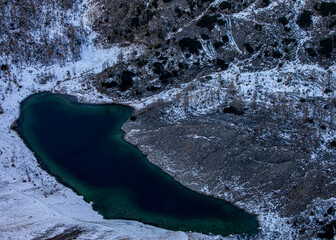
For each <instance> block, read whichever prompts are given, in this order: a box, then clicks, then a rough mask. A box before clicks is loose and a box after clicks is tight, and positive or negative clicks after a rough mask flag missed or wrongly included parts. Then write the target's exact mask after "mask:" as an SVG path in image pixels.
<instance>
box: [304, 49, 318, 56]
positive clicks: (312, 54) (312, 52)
mask: <svg viewBox="0 0 336 240" xmlns="http://www.w3.org/2000/svg"><path fill="white" fill-rule="evenodd" d="M306 51H307V53H308V55H309V56H311V57H315V56H316V55H317V53H316V52H315V50H314V48H307V49H306Z"/></svg>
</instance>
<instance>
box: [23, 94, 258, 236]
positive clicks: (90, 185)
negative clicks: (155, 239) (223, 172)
mask: <svg viewBox="0 0 336 240" xmlns="http://www.w3.org/2000/svg"><path fill="white" fill-rule="evenodd" d="M132 113H133V109H132V108H130V107H126V106H122V105H111V104H104V105H103V104H97V105H94V104H82V103H79V102H77V101H76V98H75V97H71V96H68V95H60V94H52V93H47V92H45V93H39V94H34V95H31V96H30V97H28V98H26V99H25V100H24V101H23V102H22V103H21V111H20V116H19V119H18V121H17V132H18V133H19V135H20V136H21V138H22V139H23V140H24V142H25V144H26V145H27V146H28V147H29V148H30V149H31V150H32V151H33V152H34V154H35V156H36V158H37V159H38V161H39V164H40V166H41V167H42V168H43V169H44V170H46V171H48V172H49V173H50V174H51V175H53V176H55V177H56V179H57V180H58V181H59V182H61V183H62V184H64V185H66V186H68V187H70V188H71V189H73V190H74V191H75V192H76V193H77V194H79V195H81V196H83V197H84V199H85V201H87V202H92V203H93V205H92V206H93V209H94V210H95V211H97V212H99V213H100V214H101V215H102V216H103V217H104V218H105V219H128V220H136V221H140V222H143V223H145V224H150V225H154V226H157V227H160V228H165V229H169V230H181V231H186V232H188V231H193V232H201V233H206V234H209V233H210V234H216V235H217V234H219V235H223V236H226V235H229V234H246V235H249V236H253V235H255V234H256V233H257V232H258V226H259V224H258V221H257V219H256V216H254V215H250V214H248V213H246V212H245V211H243V210H241V209H239V208H238V207H236V206H234V205H232V204H231V203H229V202H226V201H224V200H220V199H216V198H213V197H209V196H205V195H203V194H200V193H197V192H194V191H192V190H190V189H188V188H186V187H184V186H183V185H182V184H180V183H178V182H177V181H175V180H174V179H173V178H172V177H171V176H169V175H168V174H166V173H165V172H164V171H162V170H161V169H160V168H158V167H156V166H154V165H153V164H151V163H150V162H149V161H148V160H147V158H146V156H144V155H143V154H142V153H141V152H140V151H139V149H138V148H137V147H135V146H133V145H131V144H129V143H127V142H126V141H124V140H123V134H124V133H123V131H122V130H121V126H122V125H123V124H124V123H125V122H126V121H127V120H128V119H129V118H130V117H131V115H132Z"/></svg>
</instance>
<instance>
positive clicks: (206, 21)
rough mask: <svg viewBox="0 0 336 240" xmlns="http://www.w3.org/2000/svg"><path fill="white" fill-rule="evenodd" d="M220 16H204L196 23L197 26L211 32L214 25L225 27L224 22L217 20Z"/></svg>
mask: <svg viewBox="0 0 336 240" xmlns="http://www.w3.org/2000/svg"><path fill="white" fill-rule="evenodd" d="M219 17H220V15H219V14H217V15H212V16H210V15H204V16H202V17H201V19H200V20H199V21H198V22H197V24H196V25H197V26H199V27H203V28H205V27H206V28H208V29H209V31H211V30H212V29H213V28H214V26H215V24H216V23H218V24H219V25H225V24H226V22H225V21H224V20H222V19H219Z"/></svg>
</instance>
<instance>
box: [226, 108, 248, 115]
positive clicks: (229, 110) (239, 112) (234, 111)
mask: <svg viewBox="0 0 336 240" xmlns="http://www.w3.org/2000/svg"><path fill="white" fill-rule="evenodd" d="M223 113H230V114H234V115H244V113H245V112H244V110H243V109H238V108H235V107H233V106H230V107H227V108H224V109H223Z"/></svg>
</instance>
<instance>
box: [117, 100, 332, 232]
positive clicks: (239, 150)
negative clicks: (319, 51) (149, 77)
mask: <svg viewBox="0 0 336 240" xmlns="http://www.w3.org/2000/svg"><path fill="white" fill-rule="evenodd" d="M163 111H164V110H163V109H160V108H159V107H155V104H154V106H152V107H151V108H148V109H147V111H142V112H139V113H137V115H136V119H134V118H133V120H132V121H128V122H127V123H126V124H125V125H124V127H123V129H124V130H125V131H126V135H125V139H126V140H127V141H129V142H131V143H132V144H134V145H137V146H138V147H139V149H140V150H141V151H142V152H143V153H144V154H146V155H148V159H149V160H150V161H151V162H153V163H154V164H155V165H158V166H159V167H161V168H162V169H164V170H165V171H167V172H168V173H169V174H170V175H172V176H173V177H174V178H175V179H176V180H178V181H180V182H181V183H183V184H184V185H186V186H188V187H189V188H191V189H193V190H196V191H199V192H203V193H205V194H210V195H213V196H215V197H220V198H222V199H226V200H229V201H230V202H233V203H236V204H238V205H240V206H243V207H244V208H245V209H247V210H248V211H250V212H253V213H260V212H262V211H268V210H270V209H272V211H274V212H278V213H280V214H281V216H283V217H293V218H292V219H291V220H289V223H291V224H293V228H298V227H301V228H302V226H304V231H303V232H302V234H303V233H305V234H306V236H310V237H311V236H317V235H318V233H320V232H323V231H322V228H328V226H326V224H312V225H311V226H308V224H307V222H311V220H310V218H309V216H308V215H304V214H302V212H304V211H305V210H306V209H307V206H308V205H309V204H311V203H312V202H313V201H314V200H315V199H317V198H321V199H329V198H330V197H331V196H334V195H335V194H336V185H335V182H334V181H332V179H335V177H336V174H335V171H333V170H332V169H334V168H335V167H336V164H335V162H334V161H333V160H332V159H333V158H334V156H335V153H333V154H328V153H325V154H321V155H320V156H318V159H315V160H312V159H311V154H310V151H311V150H312V149H313V148H314V146H313V145H312V146H308V147H307V148H305V147H304V146H303V145H304V144H308V142H305V141H304V140H303V139H301V140H300V141H302V142H300V144H299V145H301V144H302V145H301V146H298V145H296V144H297V143H296V142H295V141H294V138H287V137H283V135H284V133H285V132H286V131H287V130H289V129H292V130H293V129H298V128H300V125H298V123H296V122H293V121H289V120H286V119H284V118H278V119H274V118H273V114H272V113H271V112H263V111H258V110H256V111H247V112H246V113H245V114H244V115H234V114H231V113H229V114H223V113H213V114H207V115H203V116H201V117H199V116H198V117H197V116H190V118H188V120H182V121H179V122H178V123H175V124H169V123H164V121H162V116H163V115H162V112H163ZM269 126H272V127H271V128H270V127H269ZM265 131H269V132H270V135H269V136H268V137H267V138H265V137H264V136H263V135H265ZM272 131H273V132H272ZM274 131H276V134H275V132H274ZM299 134H304V132H301V133H299ZM327 169H329V170H327ZM251 207H252V208H251ZM307 211H308V210H307ZM311 211H312V212H314V211H313V210H311ZM315 212H316V211H315ZM314 214H315V213H314ZM316 214H317V213H316ZM299 216H300V217H299ZM298 217H299V218H300V219H301V218H302V219H303V220H302V222H301V223H297V218H298ZM319 221H321V220H319ZM315 222H316V221H315ZM305 223H306V224H305ZM325 223H328V224H332V223H330V221H326V222H325ZM307 234H308V235H307Z"/></svg>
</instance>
